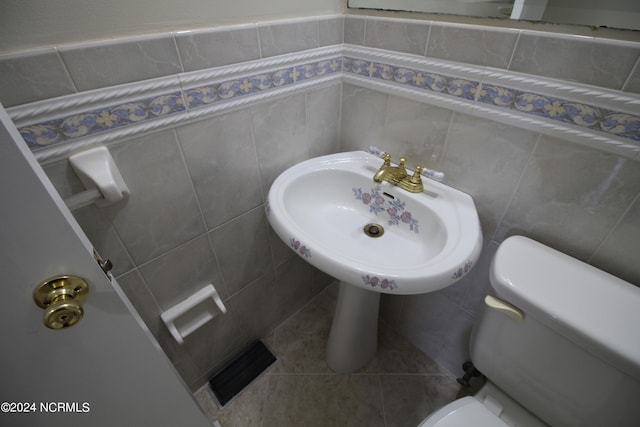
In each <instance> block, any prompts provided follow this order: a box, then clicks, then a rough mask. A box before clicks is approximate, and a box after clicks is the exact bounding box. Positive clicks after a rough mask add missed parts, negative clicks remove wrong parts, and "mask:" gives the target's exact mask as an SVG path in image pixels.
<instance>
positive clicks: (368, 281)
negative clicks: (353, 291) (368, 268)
mask: <svg viewBox="0 0 640 427" xmlns="http://www.w3.org/2000/svg"><path fill="white" fill-rule="evenodd" d="M361 277H362V281H363V282H364V284H365V285H369V286H371V287H372V288H377V287H380V288H381V289H388V290H390V291H392V290H394V289H398V284H397V283H396V281H395V280H389V279H382V278H380V277H378V276H373V277H371V276H369V275H368V274H367V275H366V276H361Z"/></svg>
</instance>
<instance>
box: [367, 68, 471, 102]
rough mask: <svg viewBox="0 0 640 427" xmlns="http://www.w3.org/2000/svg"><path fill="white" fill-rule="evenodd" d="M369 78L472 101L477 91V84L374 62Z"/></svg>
mask: <svg viewBox="0 0 640 427" xmlns="http://www.w3.org/2000/svg"><path fill="white" fill-rule="evenodd" d="M371 71H372V73H371V77H373V78H374V79H382V80H389V81H393V82H396V83H401V84H406V85H409V86H413V87H416V88H419V89H425V90H430V91H433V92H439V93H445V94H448V95H451V96H455V97H458V98H464V99H468V100H470V101H473V100H474V99H475V96H476V92H477V91H478V86H479V85H480V83H479V82H476V81H473V80H466V79H460V78H455V77H449V76H444V75H442V74H438V73H429V72H425V71H420V70H413V69H411V68H406V67H396V66H394V65H389V64H383V63H380V62H374V63H372V65H371Z"/></svg>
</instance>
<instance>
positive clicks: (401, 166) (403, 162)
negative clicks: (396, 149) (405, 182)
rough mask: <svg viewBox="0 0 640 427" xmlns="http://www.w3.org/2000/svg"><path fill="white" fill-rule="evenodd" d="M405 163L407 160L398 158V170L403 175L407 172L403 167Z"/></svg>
mask: <svg viewBox="0 0 640 427" xmlns="http://www.w3.org/2000/svg"><path fill="white" fill-rule="evenodd" d="M406 161H407V159H405V158H404V157H400V160H398V168H400V169H402V170H403V171H404V172H405V173H406V172H407V168H406V167H405V166H404V164H405V162H406Z"/></svg>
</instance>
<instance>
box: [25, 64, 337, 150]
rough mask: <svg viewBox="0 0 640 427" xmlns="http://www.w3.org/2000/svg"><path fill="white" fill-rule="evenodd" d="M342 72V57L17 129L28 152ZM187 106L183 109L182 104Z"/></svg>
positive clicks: (135, 101)
mask: <svg viewBox="0 0 640 427" xmlns="http://www.w3.org/2000/svg"><path fill="white" fill-rule="evenodd" d="M341 72H342V57H341V56H339V57H334V58H330V59H325V60H321V61H314V62H310V63H307V64H302V65H296V66H290V67H284V68H281V69H278V70H275V71H270V72H263V73H257V74H255V75H252V76H248V77H242V78H236V79H230V80H225V81H222V82H219V83H214V84H209V85H203V86H199V87H195V88H190V89H186V90H184V91H178V92H173V93H169V94H164V95H159V96H153V97H150V98H144V99H140V100H134V101H131V102H127V103H123V104H119V105H114V106H109V107H104V108H100V109H96V110H90V111H87V112H82V113H79V114H73V115H70V116H67V117H62V118H58V119H53V120H48V121H45V122H41V123H35V124H31V125H27V126H23V127H21V128H20V129H19V131H20V133H21V135H22V137H23V138H24V139H25V141H26V142H27V144H28V145H29V147H30V148H31V150H32V151H33V150H37V149H40V148H44V147H48V146H51V145H54V144H59V143H62V142H67V141H71V140H74V139H77V138H82V137H86V136H90V135H95V134H97V133H101V132H105V131H109V130H113V129H117V128H121V127H125V126H129V125H132V124H136V123H141V122H144V121H147V120H152V119H154V118H158V117H163V116H168V115H171V114H175V113H179V112H186V111H187V108H188V109H197V108H201V107H205V106H207V105H210V104H213V103H217V102H224V101H230V100H232V99H236V98H239V97H243V96H247V95H253V94H256V93H262V92H265V91H268V90H270V89H277V88H281V87H284V86H288V85H293V84H295V83H298V82H302V81H306V80H310V79H313V78H320V77H323V76H326V75H329V74H335V73H341ZM183 95H184V100H185V101H186V103H187V106H186V107H185V105H184V102H185V101H183Z"/></svg>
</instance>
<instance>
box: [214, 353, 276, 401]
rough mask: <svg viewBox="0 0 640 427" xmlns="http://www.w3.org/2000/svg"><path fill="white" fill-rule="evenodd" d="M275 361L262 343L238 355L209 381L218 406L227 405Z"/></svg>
mask: <svg viewBox="0 0 640 427" xmlns="http://www.w3.org/2000/svg"><path fill="white" fill-rule="evenodd" d="M275 361H276V357H275V356H274V355H273V353H271V352H270V351H269V349H268V348H267V346H265V345H264V344H263V343H262V341H257V342H256V343H255V344H253V345H252V346H251V347H250V348H249V349H247V350H246V351H245V352H244V353H241V354H240V355H238V357H236V358H235V359H234V360H233V361H231V363H229V364H228V365H227V366H226V367H225V368H224V369H222V370H221V371H220V372H218V373H217V374H216V375H215V376H214V377H213V378H211V380H209V385H210V386H211V390H212V391H213V394H215V396H216V398H217V399H218V402H219V403H220V405H222V406H225V405H226V404H227V403H229V402H230V401H231V399H233V398H234V397H235V396H236V395H237V394H238V393H240V392H241V391H242V390H243V389H244V388H245V387H246V386H248V385H249V384H250V383H251V381H253V380H254V379H256V378H257V377H258V376H259V375H260V374H261V373H263V372H264V371H265V369H267V368H268V367H269V366H271V364H273V362H275Z"/></svg>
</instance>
